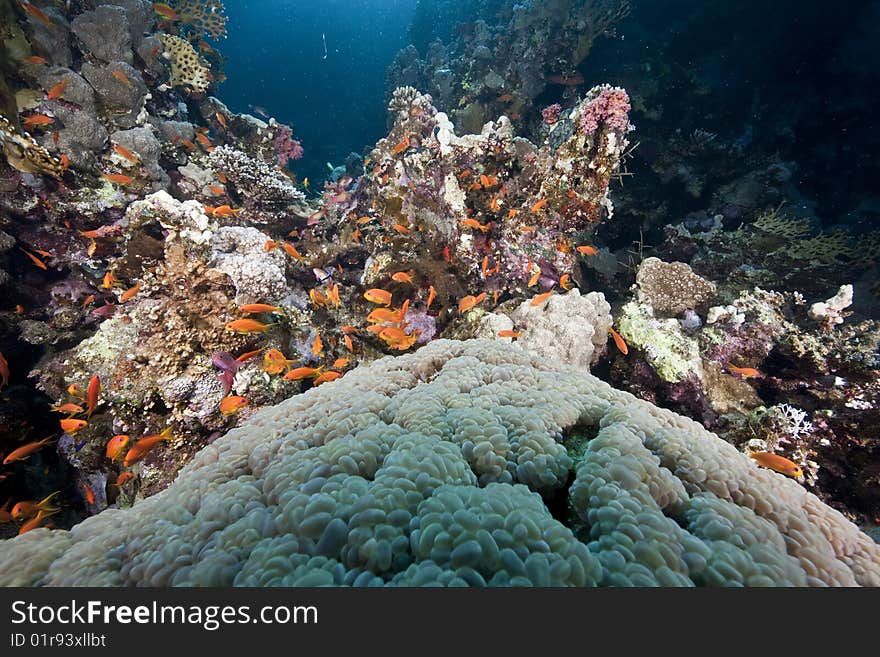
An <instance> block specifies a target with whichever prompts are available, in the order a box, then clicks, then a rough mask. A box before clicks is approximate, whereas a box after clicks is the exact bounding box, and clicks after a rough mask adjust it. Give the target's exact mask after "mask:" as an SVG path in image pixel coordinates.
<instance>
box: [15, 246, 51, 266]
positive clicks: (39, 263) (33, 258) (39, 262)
mask: <svg viewBox="0 0 880 657" xmlns="http://www.w3.org/2000/svg"><path fill="white" fill-rule="evenodd" d="M18 248H19V249H21V250H22V251H24V253H25V255H26V256H27V257H28V258H30V260H31V262H32V263H34V264H35V265H36V266H37V267H39V268H40V269H48V267H47V266H46V263H45V262H43V261H42V260H40V259H39V258H38V257H37V256H35V255H34V254H33V253H31V252H30V251H26V250H25V249H22V248H21V247H18Z"/></svg>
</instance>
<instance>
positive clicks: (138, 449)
mask: <svg viewBox="0 0 880 657" xmlns="http://www.w3.org/2000/svg"><path fill="white" fill-rule="evenodd" d="M165 440H174V437H173V436H172V435H171V427H167V428H166V429H165V430H164V431H163V432H162V433H159V434H154V435H152V436H146V437H145V438H141V439H140V440H139V441H137V442H136V443H135V444H134V445H133V446H132V448H131V449H130V450H128V452H126V454H125V459H123V461H122V465H123V466H125V467H126V468H127V467H129V466H131V465H134V464H135V463H137V462H138V461H140V460H141V459H142V458H144V457H145V456H146V455H147V454H148V453H149V452H150V450H152V449H153V448H154V447H155V446H156V445H158V444H159V443H161V442H163V441H165Z"/></svg>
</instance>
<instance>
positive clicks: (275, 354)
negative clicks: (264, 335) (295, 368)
mask: <svg viewBox="0 0 880 657" xmlns="http://www.w3.org/2000/svg"><path fill="white" fill-rule="evenodd" d="M292 362H293V361H292V360H288V359H287V358H285V357H284V354H283V353H281V352H280V351H279V350H278V349H270V350H269V351H267V352H266V353H265V354H263V371H264V372H266V373H267V374H281V373H282V372H283V371H284V370H286V369H287V366H288V365H289V364H290V363H292Z"/></svg>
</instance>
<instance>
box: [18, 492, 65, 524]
mask: <svg viewBox="0 0 880 657" xmlns="http://www.w3.org/2000/svg"><path fill="white" fill-rule="evenodd" d="M60 492H61V491H58V490H56V491H55V492H54V493H52V494H50V495H47V496H46V497H44V498H43V499H42V500H40V501H39V502H30V501H27V502H18V503H17V504H16V505H15V506H13V507H12V513H11V514H10V515H11V516H12V519H13V520H24V519H26V518H33V517H34V516H35V515H37V513H39V512H40V511H45V512H46V513H54V512H55V511H59V509H57V508H56V507H53V506H52V498H53V497H55V496H56V495H58V494H59V493H60Z"/></svg>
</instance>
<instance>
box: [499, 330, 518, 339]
mask: <svg viewBox="0 0 880 657" xmlns="http://www.w3.org/2000/svg"><path fill="white" fill-rule="evenodd" d="M521 335H522V333H520V332H518V331H498V337H499V338H518V337H519V336H521Z"/></svg>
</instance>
